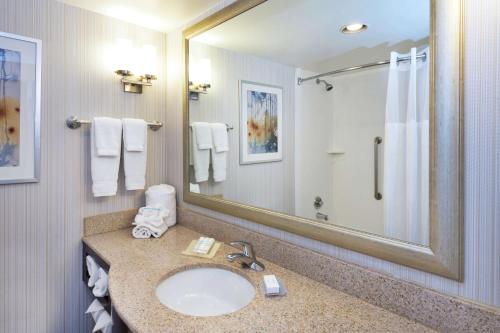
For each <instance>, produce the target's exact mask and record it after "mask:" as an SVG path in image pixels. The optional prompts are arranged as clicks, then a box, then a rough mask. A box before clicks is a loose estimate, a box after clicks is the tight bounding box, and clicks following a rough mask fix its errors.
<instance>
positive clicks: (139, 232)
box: [132, 225, 153, 239]
mask: <svg viewBox="0 0 500 333" xmlns="http://www.w3.org/2000/svg"><path fill="white" fill-rule="evenodd" d="M152 235H153V233H152V232H151V230H149V227H147V226H145V225H136V226H135V227H134V229H132V236H134V238H138V239H147V238H150V237H151V236H152Z"/></svg>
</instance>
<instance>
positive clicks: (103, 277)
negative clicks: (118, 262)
mask: <svg viewBox="0 0 500 333" xmlns="http://www.w3.org/2000/svg"><path fill="white" fill-rule="evenodd" d="M92 293H93V294H94V296H95V297H103V296H105V295H106V294H107V293H108V273H106V271H105V270H104V269H102V268H99V280H97V281H96V283H95V285H94V289H92Z"/></svg>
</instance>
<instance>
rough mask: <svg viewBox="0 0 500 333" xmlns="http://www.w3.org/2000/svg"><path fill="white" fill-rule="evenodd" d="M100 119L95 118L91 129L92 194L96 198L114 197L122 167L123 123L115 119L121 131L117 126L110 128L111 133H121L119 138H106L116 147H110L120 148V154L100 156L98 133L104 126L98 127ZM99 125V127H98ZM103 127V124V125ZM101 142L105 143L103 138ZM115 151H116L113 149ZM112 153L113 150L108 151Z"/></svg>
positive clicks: (114, 136)
mask: <svg viewBox="0 0 500 333" xmlns="http://www.w3.org/2000/svg"><path fill="white" fill-rule="evenodd" d="M97 119H98V118H94V121H93V123H92V127H91V129H90V168H91V175H92V192H93V193H94V196H95V197H105V196H112V195H115V194H116V190H117V187H118V186H117V181H118V169H119V166H120V147H121V142H122V140H121V121H120V120H118V119H115V121H116V122H115V125H116V124H118V123H119V124H120V126H119V131H118V130H117V129H116V126H115V125H113V126H110V131H112V132H114V133H117V132H119V136H118V137H117V136H116V135H113V136H106V135H104V137H107V138H108V139H110V140H113V141H114V145H110V146H113V147H118V153H117V154H115V155H112V156H111V155H106V156H100V155H99V154H98V152H97V146H96V144H97V137H98V135H97V133H96V132H97V131H98V129H99V128H101V132H103V131H104V130H103V129H102V127H103V126H99V125H97V124H98V123H99V121H96V120H97ZM96 125H97V126H96ZM101 125H102V124H101ZM101 134H102V133H101ZM99 140H100V141H104V139H103V136H101V138H100V139H99ZM113 150H114V149H113ZM107 151H108V152H110V151H111V150H107Z"/></svg>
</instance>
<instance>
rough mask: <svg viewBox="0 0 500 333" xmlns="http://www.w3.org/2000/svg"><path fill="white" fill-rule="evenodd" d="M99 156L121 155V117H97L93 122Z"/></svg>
mask: <svg viewBox="0 0 500 333" xmlns="http://www.w3.org/2000/svg"><path fill="white" fill-rule="evenodd" d="M92 128H93V129H94V133H95V134H94V135H95V147H96V152H97V155H98V156H120V149H121V143H122V123H121V121H120V119H115V118H108V117H95V118H94V121H93V122H92Z"/></svg>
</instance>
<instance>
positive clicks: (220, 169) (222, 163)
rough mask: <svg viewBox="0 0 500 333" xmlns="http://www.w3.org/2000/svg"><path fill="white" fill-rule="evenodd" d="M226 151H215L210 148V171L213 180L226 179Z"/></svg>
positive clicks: (220, 180)
mask: <svg viewBox="0 0 500 333" xmlns="http://www.w3.org/2000/svg"><path fill="white" fill-rule="evenodd" d="M226 165H227V152H225V151H224V152H221V153H216V152H215V151H213V150H212V171H213V173H214V174H213V176H214V181H215V182H223V181H225V180H226Z"/></svg>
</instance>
